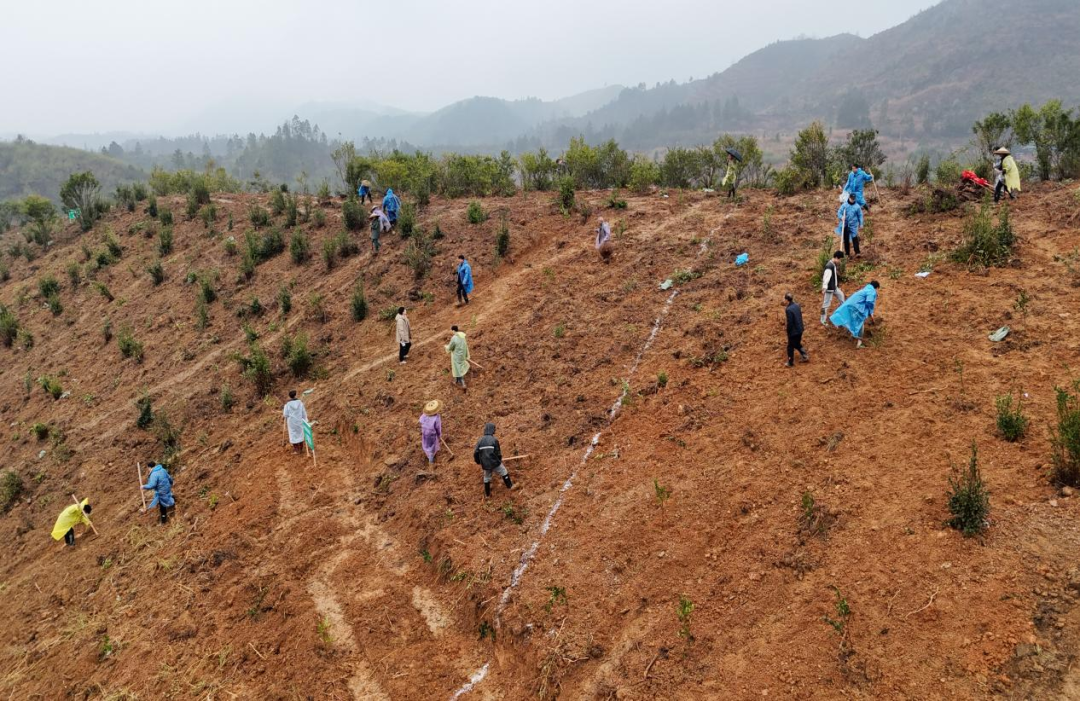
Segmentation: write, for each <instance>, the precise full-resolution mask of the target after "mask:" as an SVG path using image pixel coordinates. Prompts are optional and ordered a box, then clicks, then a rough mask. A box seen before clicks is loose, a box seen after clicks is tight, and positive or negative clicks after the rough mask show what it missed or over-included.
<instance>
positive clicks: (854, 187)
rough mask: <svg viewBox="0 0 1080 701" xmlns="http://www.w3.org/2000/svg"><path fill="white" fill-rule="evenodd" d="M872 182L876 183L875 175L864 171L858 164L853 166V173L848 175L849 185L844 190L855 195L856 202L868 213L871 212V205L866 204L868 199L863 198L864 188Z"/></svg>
mask: <svg viewBox="0 0 1080 701" xmlns="http://www.w3.org/2000/svg"><path fill="white" fill-rule="evenodd" d="M872 182H874V176H873V175H871V174H870V173H867V172H866V171H865V170H863V169H862V166H861V165H859V164H858V163H853V164H851V172H850V173H848V176H847V185H845V186H844V190H845V191H846V192H848V193H849V194H852V195H855V201H856V202H858V203H859V206H860V207H863V208H865V209H866V211H867V212H869V211H870V205H868V204H866V198H865V197H864V196H863V186H865V185H866V183H872Z"/></svg>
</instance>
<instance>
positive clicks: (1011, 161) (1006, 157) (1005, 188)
mask: <svg viewBox="0 0 1080 701" xmlns="http://www.w3.org/2000/svg"><path fill="white" fill-rule="evenodd" d="M994 155H995V156H997V157H998V161H997V163H995V164H994V171H995V172H996V173H997V174H998V177H997V182H995V183H994V202H997V201H999V200H1000V199H1001V196H1002V195H1004V194H1008V195H1009V199H1010V200H1015V199H1016V193H1018V192H1020V168H1019V167H1018V166H1017V165H1016V159H1015V158H1013V157H1012V153H1010V152H1009V149H1007V148H1005V147H1004V146H1002V147H1001V148H999V149H997V150H995V151H994Z"/></svg>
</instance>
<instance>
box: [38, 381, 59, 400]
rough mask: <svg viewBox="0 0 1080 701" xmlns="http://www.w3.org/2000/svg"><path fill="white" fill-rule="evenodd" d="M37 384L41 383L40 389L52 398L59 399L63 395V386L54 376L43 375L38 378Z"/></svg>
mask: <svg viewBox="0 0 1080 701" xmlns="http://www.w3.org/2000/svg"><path fill="white" fill-rule="evenodd" d="M38 384H39V385H41V389H43V390H45V394H47V395H49V396H50V397H52V398H53V399H59V398H60V397H62V396H63V395H64V388H63V386H62V385H61V384H60V381H59V380H57V379H56V378H54V377H50V376H49V375H43V376H41V377H39V378H38Z"/></svg>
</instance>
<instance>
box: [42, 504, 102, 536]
mask: <svg viewBox="0 0 1080 701" xmlns="http://www.w3.org/2000/svg"><path fill="white" fill-rule="evenodd" d="M90 511H91V508H90V500H89V499H83V500H82V501H81V502H79V503H76V504H72V505H71V506H69V507H67V508H66V509H64V510H63V511H61V512H60V515H59V516H58V517H57V519H56V525H54V526H53V529H52V537H53V540H63V541H64V544H65V545H67V546H68V547H71V546H73V545H75V526H80V525H81V526H87V527H92V525H93V524H91V523H90Z"/></svg>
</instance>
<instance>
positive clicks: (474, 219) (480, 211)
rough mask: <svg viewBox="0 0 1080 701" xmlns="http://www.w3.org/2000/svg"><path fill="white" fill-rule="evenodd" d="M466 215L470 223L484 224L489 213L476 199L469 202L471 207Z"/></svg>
mask: <svg viewBox="0 0 1080 701" xmlns="http://www.w3.org/2000/svg"><path fill="white" fill-rule="evenodd" d="M465 217H466V218H467V219H468V220H469V223H470V224H482V223H484V222H485V221H487V218H488V214H487V212H485V211H484V206H483V205H481V204H480V203H479V202H476V201H475V200H474V201H472V202H470V203H469V208H468V210H466V212H465Z"/></svg>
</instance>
